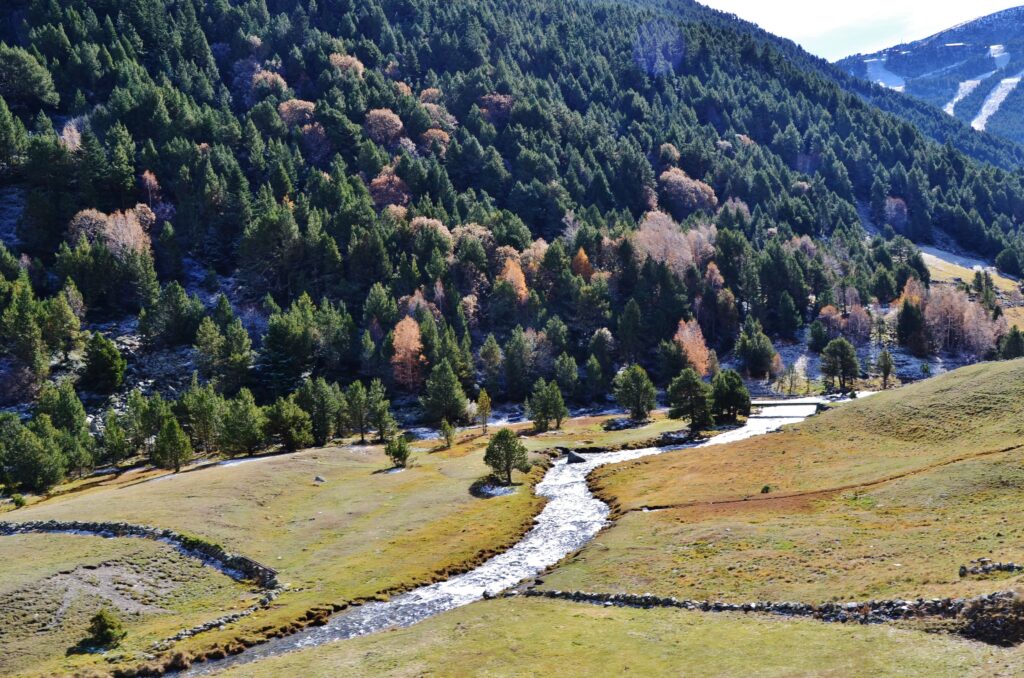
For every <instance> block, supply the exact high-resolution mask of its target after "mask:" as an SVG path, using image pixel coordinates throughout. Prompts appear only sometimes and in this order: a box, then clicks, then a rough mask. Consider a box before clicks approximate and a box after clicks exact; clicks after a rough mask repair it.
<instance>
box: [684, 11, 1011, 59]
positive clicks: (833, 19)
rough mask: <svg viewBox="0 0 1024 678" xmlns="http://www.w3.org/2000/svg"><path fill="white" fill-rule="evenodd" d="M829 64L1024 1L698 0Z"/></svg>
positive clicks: (927, 33) (928, 33) (918, 37)
mask: <svg viewBox="0 0 1024 678" xmlns="http://www.w3.org/2000/svg"><path fill="white" fill-rule="evenodd" d="M698 2H703V3H704V4H705V5H708V6H709V7H714V8H715V9H720V10H722V11H725V12H732V13H733V14H736V15H738V16H740V17H742V18H744V19H746V20H747V21H752V22H754V23H756V24H758V25H760V26H761V28H763V29H765V30H766V31H769V32H771V33H775V34H776V35H781V36H783V37H786V38H789V39H790V40H793V41H795V42H798V43H800V45H802V46H803V47H804V49H806V50H807V51H808V52H811V53H813V54H817V55H818V56H822V57H825V58H826V59H828V60H830V61H835V60H836V59H841V58H842V57H844V56H849V55H850V54H856V53H858V52H861V53H865V54H866V53H871V52H875V51H877V50H880V49H883V48H885V47H890V46H892V45H896V44H899V43H901V42H910V41H913V40H919V39H921V38H926V37H928V36H929V35H932V34H934V33H938V32H939V31H941V30H943V29H946V28H950V27H952V26H955V25H957V24H959V23H963V22H965V21H970V20H971V19H975V18H978V17H981V16H985V15H986V14H991V13H993V12H998V11H999V10H1003V9H1007V8H1009V7H1016V6H1018V5H1021V4H1024V0H969V1H967V2H954V1H951V0H818V1H817V2H814V1H810V0H698Z"/></svg>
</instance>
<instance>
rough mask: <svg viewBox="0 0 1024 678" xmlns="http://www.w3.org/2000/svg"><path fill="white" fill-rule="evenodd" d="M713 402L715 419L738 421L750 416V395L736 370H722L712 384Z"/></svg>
mask: <svg viewBox="0 0 1024 678" xmlns="http://www.w3.org/2000/svg"><path fill="white" fill-rule="evenodd" d="M711 402H712V410H713V412H714V414H715V417H717V418H719V419H721V420H723V421H736V419H737V417H739V416H740V415H743V416H748V415H749V414H750V393H749V392H748V391H747V387H746V386H745V385H744V384H743V378H742V377H741V376H740V375H739V373H738V372H736V371H735V370H722V371H721V372H719V373H718V374H717V375H716V376H715V378H714V380H713V381H712V382H711Z"/></svg>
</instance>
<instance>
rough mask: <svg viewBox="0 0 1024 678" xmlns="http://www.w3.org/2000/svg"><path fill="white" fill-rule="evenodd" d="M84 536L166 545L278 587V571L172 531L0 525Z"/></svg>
mask: <svg viewBox="0 0 1024 678" xmlns="http://www.w3.org/2000/svg"><path fill="white" fill-rule="evenodd" d="M40 533H42V534H46V533H57V534H59V533H64V534H87V535H92V536H96V537H105V538H108V539H109V538H114V537H134V538H137V539H152V540H153V541H160V542H163V543H165V544H169V545H171V546H173V547H174V548H176V549H178V550H179V551H180V552H182V553H183V554H185V555H187V556H190V557H192V558H197V559H199V560H201V561H203V563H205V564H207V565H210V566H212V567H216V568H218V569H219V570H221V571H222V572H224V573H225V574H226V575H228V576H229V577H231V578H232V579H235V580H238V581H253V582H256V583H257V584H259V586H260V587H261V588H263V589H267V590H268V591H269V590H272V589H276V588H277V571H276V570H274V569H272V568H269V567H267V566H266V565H262V564H260V563H258V562H256V561H255V560H253V559H251V558H247V557H245V556H242V555H238V554H235V553H229V552H228V551H225V550H224V548H223V547H221V546H220V545H218V544H214V543H212V542H208V541H205V540H203V539H200V538H199V537H193V536H191V535H186V534H181V533H178V532H175V531H173V530H167V529H161V528H158V527H147V526H145V525H132V524H131V523H98V522H97V523H94V522H82V521H57V520H46V521H30V522H24V523H7V522H0V536H11V535H15V534H40Z"/></svg>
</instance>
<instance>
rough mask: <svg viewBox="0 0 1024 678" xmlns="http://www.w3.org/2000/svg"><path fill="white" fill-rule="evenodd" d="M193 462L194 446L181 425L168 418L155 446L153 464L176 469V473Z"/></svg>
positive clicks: (158, 434)
mask: <svg viewBox="0 0 1024 678" xmlns="http://www.w3.org/2000/svg"><path fill="white" fill-rule="evenodd" d="M191 460H192V445H191V444H190V443H189V441H188V436H186V435H185V432H184V431H183V430H182V429H181V425H180V424H179V423H178V420H177V419H175V418H174V417H168V418H167V419H166V420H165V421H164V423H163V427H162V428H161V429H160V432H159V433H157V436H156V442H155V443H154V445H153V463H154V464H156V465H157V466H158V467H160V468H165V469H174V472H175V473H178V472H179V471H181V467H182V466H183V465H184V464H187V463H188V462H190V461H191Z"/></svg>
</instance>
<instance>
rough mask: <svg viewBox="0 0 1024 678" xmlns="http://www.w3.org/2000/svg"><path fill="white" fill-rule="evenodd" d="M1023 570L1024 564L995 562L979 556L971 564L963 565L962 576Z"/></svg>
mask: <svg viewBox="0 0 1024 678" xmlns="http://www.w3.org/2000/svg"><path fill="white" fill-rule="evenodd" d="M1021 570H1024V565H1019V564H1017V563H1012V562H1011V563H994V562H992V561H991V560H989V559H988V558H979V559H978V560H972V561H971V564H970V565H961V566H960V576H961V577H968V576H971V575H986V574H993V573H995V572H1020V571H1021Z"/></svg>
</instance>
